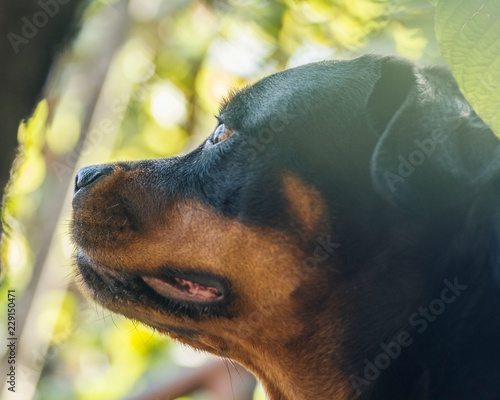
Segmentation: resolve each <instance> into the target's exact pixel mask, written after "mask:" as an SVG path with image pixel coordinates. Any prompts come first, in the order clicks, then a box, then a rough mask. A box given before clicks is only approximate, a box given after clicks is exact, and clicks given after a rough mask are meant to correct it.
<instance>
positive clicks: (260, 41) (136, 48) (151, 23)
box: [0, 0, 498, 400]
mask: <svg viewBox="0 0 500 400" xmlns="http://www.w3.org/2000/svg"><path fill="white" fill-rule="evenodd" d="M434 11H435V9H434V6H433V5H432V4H430V3H429V2H427V1H416V0H407V1H390V0H206V1H201V0H175V1H174V0H172V1H170V0H169V1H161V0H130V1H129V2H124V1H111V0H102V1H99V0H95V1H94V2H93V3H92V4H91V6H90V7H89V9H88V12H87V15H86V19H85V22H84V24H83V28H82V31H81V33H80V35H79V37H78V40H77V41H76V43H75V45H74V48H73V50H72V51H71V52H68V53H67V54H65V55H64V56H63V57H62V60H61V62H60V63H59V65H58V67H57V68H56V70H55V71H54V73H53V77H52V80H51V82H50V91H49V93H48V96H47V98H46V99H45V100H43V101H42V102H41V103H40V104H39V105H38V108H37V110H36V112H35V114H34V116H33V118H32V119H31V120H30V121H29V123H28V124H26V125H22V126H21V127H20V130H19V139H20V141H21V142H22V143H23V147H22V156H21V157H20V158H19V160H18V165H17V172H16V175H15V177H14V180H13V183H12V186H11V188H10V191H9V196H8V200H7V206H6V208H5V211H4V212H5V219H6V221H7V222H8V224H9V225H10V227H11V229H10V238H9V240H7V241H6V243H5V246H4V248H3V249H2V257H3V263H4V264H5V265H7V266H8V268H9V276H8V282H7V285H4V286H3V288H2V289H1V291H2V292H1V293H0V296H2V297H1V298H2V299H4V298H5V297H6V296H5V291H6V290H7V288H15V289H16V292H17V294H18V296H19V297H22V296H23V295H24V296H26V295H27V293H35V295H34V299H35V300H34V302H33V303H32V304H31V305H30V306H29V307H28V308H27V309H26V310H24V311H25V312H26V313H27V325H26V326H29V327H30V329H31V331H30V335H31V337H32V345H30V346H32V347H30V348H25V349H24V351H25V353H26V355H25V363H26V368H27V371H28V372H32V377H31V379H32V380H31V381H30V382H33V383H34V384H36V387H35V389H34V392H35V397H34V398H36V399H39V400H59V399H61V400H63V399H65V400H67V399H79V400H80V399H81V400H86V399H89V400H90V399H108V400H113V399H120V398H123V397H124V396H125V395H127V394H129V393H135V392H139V391H140V390H141V389H144V388H145V387H147V386H148V385H150V384H151V382H155V381H162V380H165V376H172V374H174V373H175V371H176V370H177V369H178V366H177V365H178V364H179V363H180V364H186V365H194V364H196V363H197V362H198V361H199V360H197V356H196V355H194V356H193V355H189V356H188V355H187V354H186V353H183V352H182V351H180V350H179V349H178V347H177V346H176V345H174V344H173V343H171V341H170V340H169V339H167V338H164V337H160V336H158V335H156V334H155V333H154V332H151V331H149V330H148V329H147V328H145V327H143V326H140V325H137V324H134V323H133V322H131V321H127V320H125V319H123V318H121V317H119V316H112V315H110V313H109V312H108V311H105V310H102V309H101V308H99V307H98V306H97V305H95V304H93V303H88V302H87V300H85V299H83V298H82V296H81V294H80V293H79V291H78V289H77V288H76V285H75V284H74V277H73V273H72V271H73V266H72V262H71V259H72V256H73V246H72V244H71V242H70V240H69V235H68V231H69V226H68V222H69V220H70V196H69V193H71V189H72V188H71V179H72V177H73V176H74V172H75V169H76V168H78V167H80V166H83V165H87V164H94V163H102V162H108V161H113V160H135V159H142V158H152V157H166V156H172V155H175V154H178V153H180V152H185V151H188V150H189V149H190V148H193V147H194V146H196V145H197V144H198V143H200V141H201V140H202V139H203V138H204V137H206V136H207V135H208V134H209V133H210V132H211V130H212V129H213V127H214V126H215V119H214V118H213V115H214V114H216V112H217V109H218V104H219V101H220V100H221V98H222V97H223V96H225V95H226V94H227V93H228V91H229V90H230V89H231V88H233V87H240V86H242V85H245V84H248V83H251V82H254V81H256V80H257V79H259V78H261V77H263V76H265V75H267V74H269V73H272V72H275V71H277V70H281V69H283V68H287V67H292V66H296V65H299V64H303V63H306V62H310V61H316V60H321V59H327V58H352V57H354V56H357V55H359V54H361V53H365V52H377V53H383V54H399V55H402V56H405V57H409V58H411V59H414V60H417V61H419V62H420V63H424V64H434V63H442V62H443V59H442V58H441V53H440V51H439V48H438V45H437V42H436V39H435V33H434ZM110 24H111V26H116V27H118V28H120V29H121V31H120V29H118V28H117V29H116V30H115V31H114V30H113V29H112V28H110ZM113 24H115V25H113ZM116 32H123V33H122V35H121V36H119V35H118V34H117V33H116ZM103 47H104V48H106V49H107V54H108V55H107V57H109V64H107V65H106V67H105V68H104V71H101V70H100V69H99V68H100V66H101V65H102V62H101V60H102V58H103V53H102V52H101V51H102V48H103ZM110 50H111V51H110ZM100 73H102V74H103V81H102V82H100V81H99V80H98V79H97V78H96V77H98V76H99V74H100ZM93 98H95V99H97V101H94V102H93V101H90V100H89V99H93ZM497 103H498V102H497ZM65 196H66V197H65ZM63 198H65V200H64V201H63V200H62V199H63ZM2 312H3V311H2ZM0 319H1V321H5V316H4V315H0ZM44 344H45V347H44ZM38 372H40V375H38ZM28 380H29V379H28ZM193 398H195V397H193ZM196 398H198V399H202V398H206V397H204V395H203V394H200V395H199V396H198V397H196ZM255 398H256V399H257V398H258V399H262V398H263V395H262V393H261V392H257V393H256V395H255Z"/></svg>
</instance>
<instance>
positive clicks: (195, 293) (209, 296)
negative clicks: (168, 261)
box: [142, 276, 224, 303]
mask: <svg viewBox="0 0 500 400" xmlns="http://www.w3.org/2000/svg"><path fill="white" fill-rule="evenodd" d="M142 280H143V281H144V282H145V283H146V284H147V285H148V286H149V287H150V288H151V289H153V290H154V291H155V292H156V293H158V294H160V295H161V296H165V297H167V298H173V299H178V300H182V301H196V302H207V303H211V302H214V301H220V300H223V299H224V294H223V290H221V289H219V288H217V287H215V286H210V285H208V284H201V283H199V282H196V281H194V280H190V279H185V278H180V277H161V278H157V277H151V276H143V277H142Z"/></svg>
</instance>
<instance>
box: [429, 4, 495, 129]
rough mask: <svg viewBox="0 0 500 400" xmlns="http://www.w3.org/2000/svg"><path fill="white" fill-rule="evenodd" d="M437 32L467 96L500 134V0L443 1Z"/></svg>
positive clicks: (437, 13)
mask: <svg viewBox="0 0 500 400" xmlns="http://www.w3.org/2000/svg"><path fill="white" fill-rule="evenodd" d="M436 34H437V38H438V41H439V44H440V46H441V50H442V52H443V55H444V57H445V58H446V60H447V61H448V63H449V64H450V66H451V69H452V71H453V74H454V75H455V78H456V79H457V82H458V84H459V86H460V89H461V90H462V91H463V93H464V95H465V97H466V98H467V100H469V102H470V103H471V105H472V106H473V107H474V109H475V110H476V112H477V113H478V114H479V115H480V116H481V118H483V120H484V121H485V122H486V123H487V124H488V125H489V126H490V127H491V128H492V129H493V131H494V132H495V133H496V135H497V136H498V137H500V106H499V104H500V57H499V56H498V55H499V54H500V0H441V1H439V3H438V5H437V9H436Z"/></svg>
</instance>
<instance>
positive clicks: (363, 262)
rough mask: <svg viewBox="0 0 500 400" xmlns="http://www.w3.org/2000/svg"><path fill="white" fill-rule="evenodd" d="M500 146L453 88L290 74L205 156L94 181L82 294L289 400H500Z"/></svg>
mask: <svg viewBox="0 0 500 400" xmlns="http://www.w3.org/2000/svg"><path fill="white" fill-rule="evenodd" d="M214 125H215V124H214ZM499 144H500V143H499V140H498V139H497V138H496V137H495V135H494V134H493V133H492V132H491V130H490V129H489V128H488V126H486V125H485V124H484V123H483V122H482V121H481V119H480V118H479V117H478V116H477V115H476V114H475V112H474V111H473V110H472V108H471V106H470V105H469V104H468V103H467V101H466V100H465V99H464V97H463V96H462V94H461V93H460V91H459V89H458V87H457V85H456V83H455V81H454V80H453V78H452V76H451V74H450V72H449V71H448V70H447V69H446V68H441V67H429V68H423V67H419V66H417V65H415V64H413V63H412V62H409V61H407V60H405V59H401V58H396V57H384V56H375V55H366V56H362V57H360V58H357V59H354V60H350V61H325V62H319V63H314V64H308V65H304V66H300V67H297V68H293V69H289V70H285V71H283V72H280V73H277V74H275V75H271V76H269V77H267V78H264V79H262V80H261V81H259V82H257V83H255V84H254V85H252V86H249V87H247V88H244V89H242V90H239V91H237V92H235V93H232V94H231V95H230V98H229V99H227V100H226V101H224V103H223V104H222V105H221V107H220V112H219V114H218V116H217V123H216V128H215V130H214V131H213V132H212V133H211V134H210V135H209V136H208V138H207V139H206V140H205V141H204V142H203V143H202V144H201V145H200V146H199V147H198V148H197V149H195V150H194V151H192V152H190V153H188V154H185V155H182V156H179V157H173V158H165V159H155V160H145V161H138V162H118V163H113V164H107V165H94V166H89V167H85V168H83V169H81V170H80V171H79V172H78V174H77V176H76V181H75V194H74V200H73V207H74V215H73V224H72V232H73V237H74V241H75V243H76V245H77V255H76V264H77V266H78V272H79V277H80V278H81V281H82V284H83V286H84V288H85V290H86V292H87V293H88V295H89V296H90V297H92V298H93V299H95V300H96V301H97V302H99V303H100V304H102V305H103V306H104V307H106V308H108V309H110V310H112V311H114V312H117V313H121V314H124V315H125V316H127V317H129V318H132V319H135V320H137V321H140V322H143V323H145V324H147V325H149V326H151V327H153V328H155V329H156V330H158V331H159V332H161V333H165V334H168V335H170V336H172V337H174V338H176V339H178V340H180V341H181V342H183V343H186V344H188V345H190V346H193V347H195V348H197V349H201V350H204V351H207V352H210V353H213V354H215V355H217V356H221V357H227V358H230V359H234V360H236V361H238V362H239V363H241V364H242V365H244V366H246V367H247V368H248V369H249V370H250V371H252V372H253V373H254V374H255V375H256V376H257V377H258V379H260V381H261V382H262V384H263V385H264V387H265V389H266V392H267V395H268V397H269V399H271V400H292V399H293V400H310V399H316V400H331V399H336V400H345V399H370V400H373V399H383V400H387V399H397V400H399V399H415V400H416V399H426V400H429V399H433V400H443V399H454V400H472V399H482V400H486V399H492V400H493V399H495V400H498V399H500V380H499V378H500V362H499V360H500V291H499V287H500V286H499V285H500V242H499V240H500V236H499V229H498V228H499V226H500V225H499V223H500V145H499Z"/></svg>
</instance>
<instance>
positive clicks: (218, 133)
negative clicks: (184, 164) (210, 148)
mask: <svg viewBox="0 0 500 400" xmlns="http://www.w3.org/2000/svg"><path fill="white" fill-rule="evenodd" d="M232 134H233V131H232V130H231V129H229V128H226V125H225V124H220V125H219V126H218V127H217V128H215V131H214V133H212V136H211V138H210V140H211V142H212V143H213V144H217V143H219V142H222V141H223V140H226V139H227V138H228V137H229V136H231V135H232Z"/></svg>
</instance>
